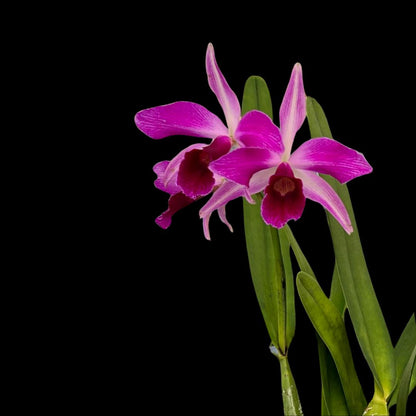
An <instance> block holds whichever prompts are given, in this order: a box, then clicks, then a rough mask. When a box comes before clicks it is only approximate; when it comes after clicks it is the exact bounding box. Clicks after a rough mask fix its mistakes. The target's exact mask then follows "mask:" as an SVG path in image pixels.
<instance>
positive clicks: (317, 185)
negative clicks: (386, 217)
mask: <svg viewBox="0 0 416 416" xmlns="http://www.w3.org/2000/svg"><path fill="white" fill-rule="evenodd" d="M295 174H296V176H297V177H299V178H300V179H302V182H303V192H304V194H305V196H306V198H308V199H311V200H312V201H315V202H318V203H320V204H321V205H322V206H323V207H324V208H325V209H327V210H328V211H329V212H330V213H331V214H332V215H333V216H334V218H335V219H336V220H337V221H338V222H339V223H340V224H341V226H342V227H343V228H344V230H345V231H346V232H347V233H348V234H351V233H352V231H353V228H352V225H351V220H350V217H349V215H348V212H347V209H346V208H345V205H344V203H343V202H342V200H341V198H340V197H339V196H338V194H337V193H336V192H335V191H334V190H333V189H332V187H331V186H330V185H329V184H328V182H326V181H325V180H324V179H322V178H321V177H320V176H319V175H318V174H316V173H313V172H308V171H306V170H300V169H295Z"/></svg>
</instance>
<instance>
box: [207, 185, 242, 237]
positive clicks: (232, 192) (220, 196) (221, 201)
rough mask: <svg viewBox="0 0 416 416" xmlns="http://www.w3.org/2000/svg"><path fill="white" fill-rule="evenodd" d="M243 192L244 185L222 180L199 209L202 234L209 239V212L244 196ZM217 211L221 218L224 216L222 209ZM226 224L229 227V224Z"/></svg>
mask: <svg viewBox="0 0 416 416" xmlns="http://www.w3.org/2000/svg"><path fill="white" fill-rule="evenodd" d="M245 194H246V188H245V186H243V185H238V184H235V183H233V182H224V183H223V184H222V185H221V186H220V187H219V188H218V189H217V190H216V191H215V192H214V193H213V194H212V196H211V198H210V199H209V200H208V202H207V203H206V204H205V205H204V206H203V207H202V208H201V210H200V211H199V216H200V218H202V224H203V230H204V235H205V238H206V239H207V240H210V239H211V237H210V233H209V220H210V218H211V214H212V213H213V212H214V211H215V210H221V209H223V208H224V207H225V205H226V204H227V203H228V202H229V201H231V200H233V199H236V198H239V197H240V196H244V195H245ZM219 213H220V218H221V219H222V220H223V218H225V216H224V215H223V213H224V211H222V212H221V211H219ZM223 222H224V220H223ZM226 224H227V223H226ZM228 226H229V227H230V225H229V224H228Z"/></svg>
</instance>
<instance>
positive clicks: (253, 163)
mask: <svg viewBox="0 0 416 416" xmlns="http://www.w3.org/2000/svg"><path fill="white" fill-rule="evenodd" d="M279 161H280V159H279V156H278V154H276V153H273V152H271V151H270V150H267V149H259V148H256V147H242V148H239V149H236V150H234V151H232V152H230V153H228V154H226V155H225V156H223V157H221V158H219V159H218V160H216V161H215V162H212V163H211V165H210V168H211V170H212V171H213V172H215V173H217V174H219V175H221V176H223V177H225V178H227V179H229V180H231V181H233V182H237V183H239V184H241V185H245V186H249V183H250V179H251V177H252V176H253V175H254V174H255V173H256V172H259V171H261V170H263V169H267V168H270V167H271V166H277V165H278V163H279Z"/></svg>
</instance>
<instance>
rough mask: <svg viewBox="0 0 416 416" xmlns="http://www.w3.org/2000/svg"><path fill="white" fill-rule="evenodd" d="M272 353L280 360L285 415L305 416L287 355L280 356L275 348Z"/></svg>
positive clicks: (271, 348)
mask: <svg viewBox="0 0 416 416" xmlns="http://www.w3.org/2000/svg"><path fill="white" fill-rule="evenodd" d="M270 351H271V352H272V354H273V355H275V356H276V357H277V358H278V359H279V364H280V376H281V382H282V399H283V412H284V415H285V416H303V411H302V405H301V403H300V400H299V395H298V390H297V388H296V383H295V379H294V378H293V374H292V371H291V369H290V366H289V361H288V359H287V355H282V354H280V353H279V352H278V351H277V349H276V348H275V347H274V346H271V347H270Z"/></svg>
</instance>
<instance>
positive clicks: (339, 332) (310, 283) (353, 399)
mask: <svg viewBox="0 0 416 416" xmlns="http://www.w3.org/2000/svg"><path fill="white" fill-rule="evenodd" d="M296 284H297V288H298V293H299V297H300V299H301V301H302V304H303V306H304V308H305V310H306V313H307V314H308V316H309V319H310V320H311V322H312V324H313V326H314V327H315V330H316V332H317V333H318V334H319V336H320V337H321V339H322V341H323V342H324V343H325V345H326V346H327V348H328V350H329V351H330V353H331V356H332V358H333V360H334V363H335V365H336V368H337V370H338V374H339V378H340V380H341V384H342V388H343V390H344V395H345V400H346V403H347V406H348V410H349V412H350V414H352V415H358V414H362V412H363V410H364V408H365V406H366V400H365V397H364V394H363V392H362V389H361V384H360V382H359V380H358V376H357V373H356V372H355V367H354V362H353V358H352V353H351V349H350V346H349V341H348V336H347V331H346V329H345V325H344V321H343V319H342V317H341V315H340V313H339V312H338V309H337V308H336V307H335V305H334V304H333V303H332V301H331V300H330V299H328V298H327V297H326V295H325V293H324V292H323V291H322V289H321V287H320V286H319V284H318V282H317V281H316V279H314V278H313V277H312V276H310V275H308V274H307V273H305V272H302V271H301V272H299V273H298V275H297V279H296Z"/></svg>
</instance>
